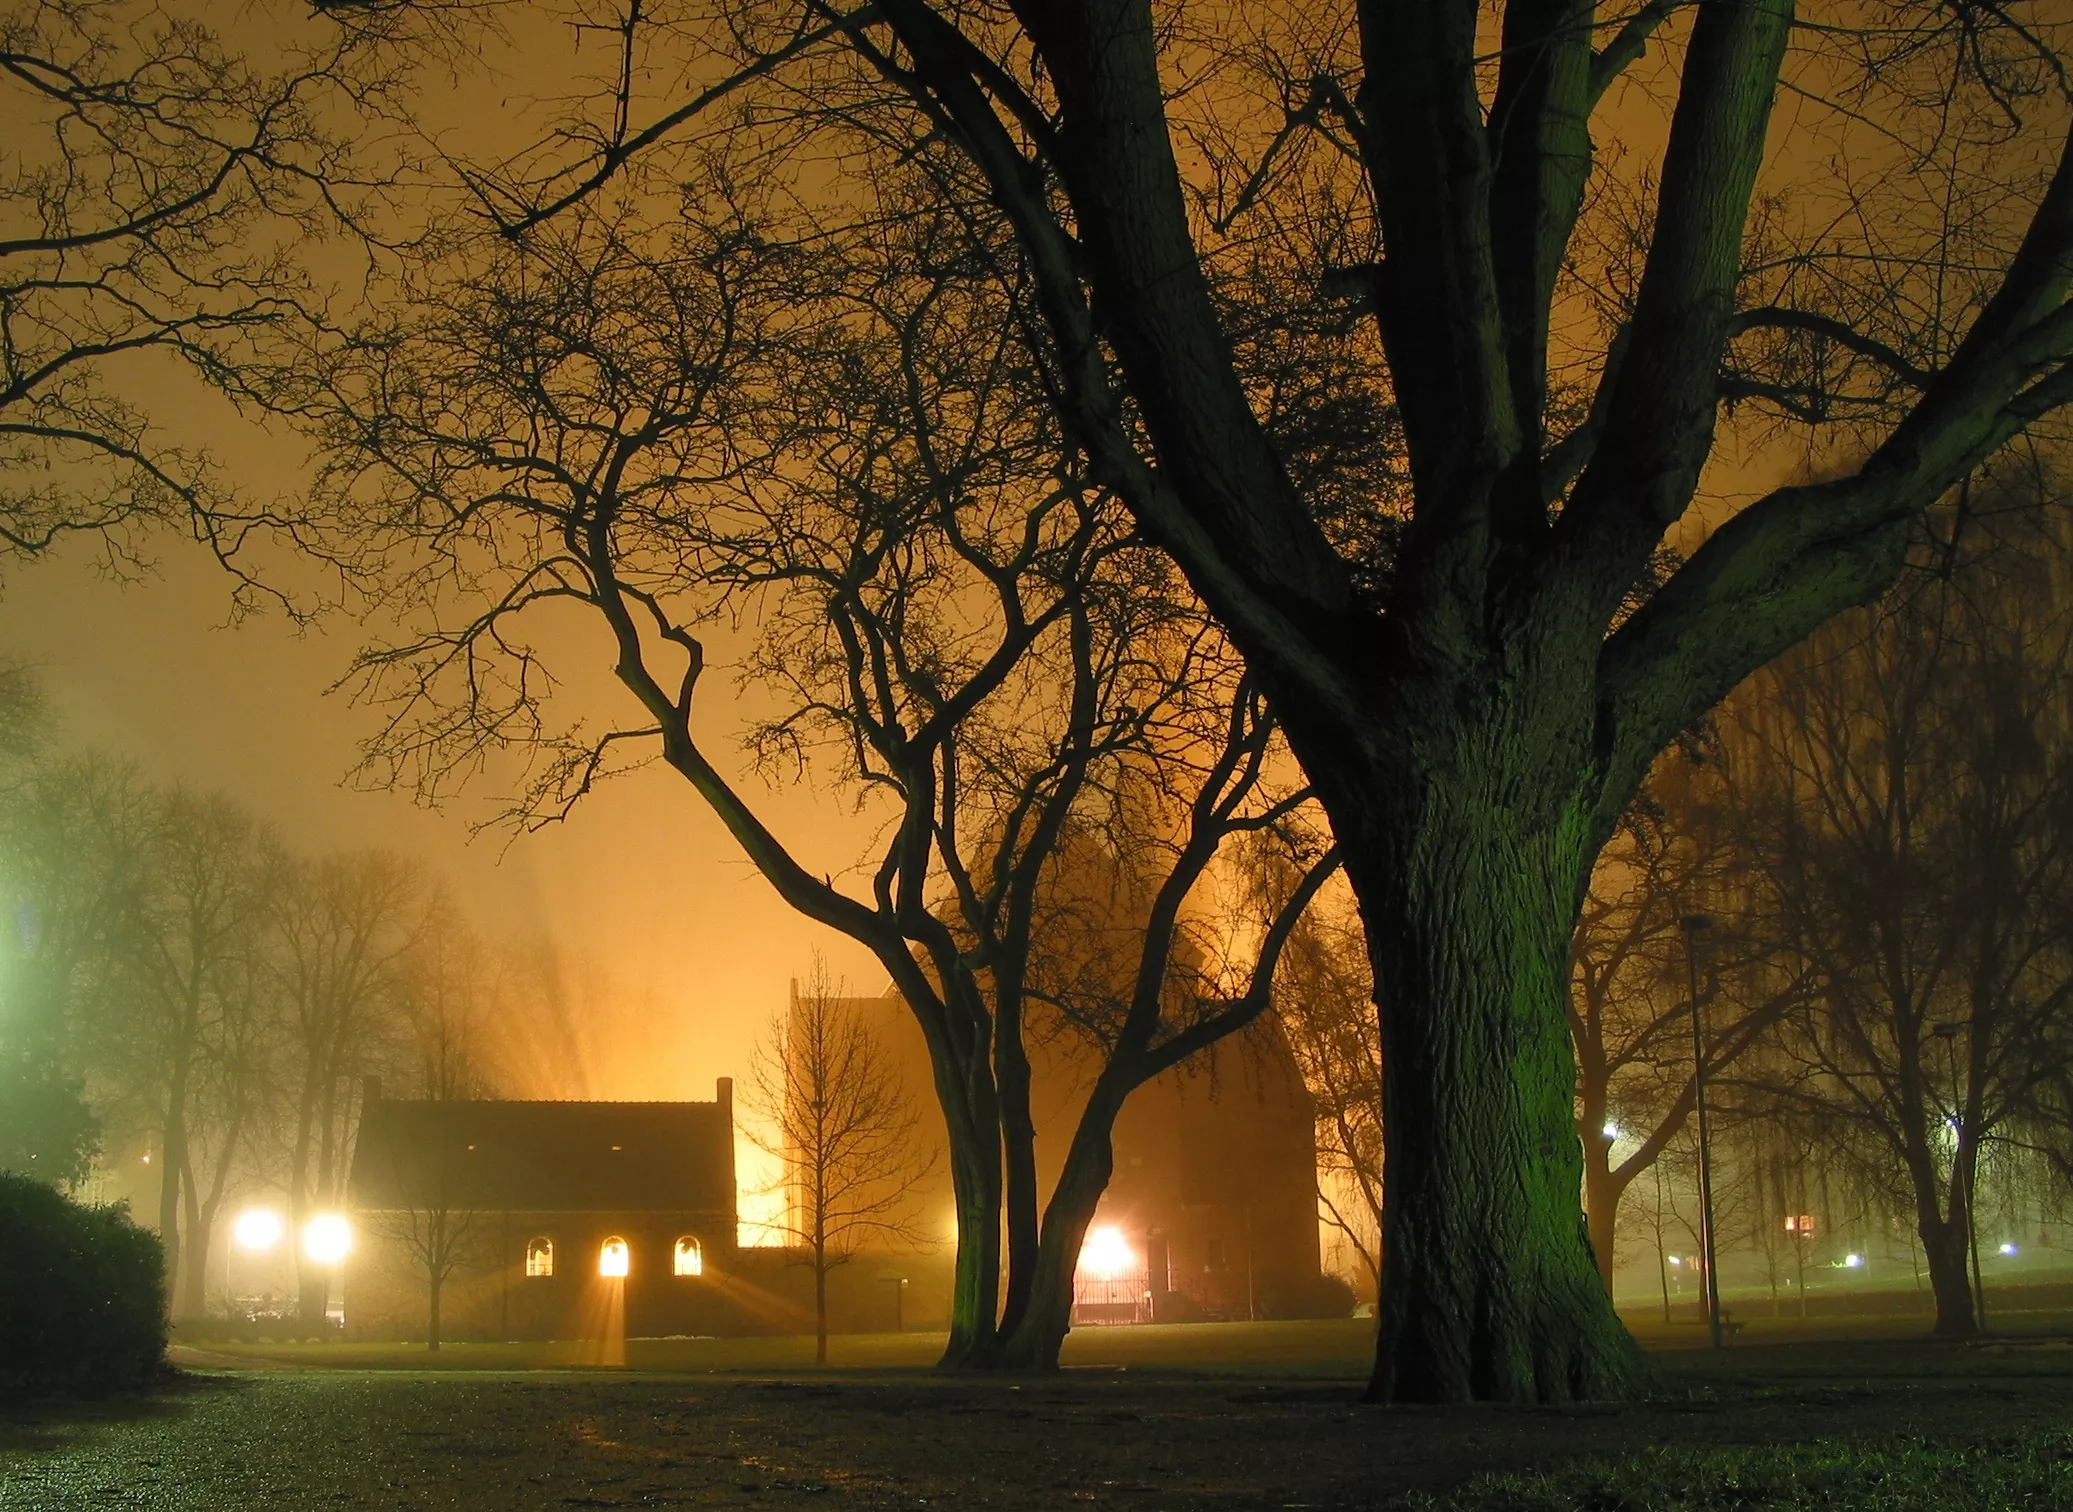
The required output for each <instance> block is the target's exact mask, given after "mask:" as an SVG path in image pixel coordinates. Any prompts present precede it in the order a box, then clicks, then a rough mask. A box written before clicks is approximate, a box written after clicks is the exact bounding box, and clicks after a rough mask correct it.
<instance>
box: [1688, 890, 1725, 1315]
mask: <svg viewBox="0 0 2073 1512" xmlns="http://www.w3.org/2000/svg"><path fill="white" fill-rule="evenodd" d="M1678 924H1679V926H1680V927H1681V928H1682V929H1683V930H1684V969H1685V977H1686V981H1687V983H1688V985H1689V990H1690V995H1691V1010H1692V1092H1693V1094H1694V1098H1695V1101H1696V1104H1697V1111H1698V1115H1699V1256H1700V1263H1701V1264H1702V1265H1703V1266H1704V1267H1705V1270H1706V1331H1707V1333H1708V1334H1709V1335H1710V1336H1711V1337H1712V1340H1713V1347H1714V1348H1715V1349H1718V1348H1720V1347H1721V1330H1720V1275H1719V1266H1718V1263H1717V1259H1718V1257H1717V1256H1716V1254H1715V1251H1714V1246H1713V1142H1712V1133H1713V1131H1712V1128H1711V1126H1710V1125H1709V1124H1708V1123H1707V1121H1706V1031H1705V1026H1704V1025H1703V1024H1702V1023H1701V1022H1700V1020H1699V935H1700V934H1701V933H1702V932H1703V931H1705V930H1707V929H1710V928H1712V926H1713V920H1712V919H1711V918H1710V917H1708V916H1707V915H1705V914H1702V913H1694V914H1686V915H1685V916H1684V917H1683V918H1682V919H1680V920H1678Z"/></svg>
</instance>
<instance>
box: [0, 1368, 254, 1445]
mask: <svg viewBox="0 0 2073 1512" xmlns="http://www.w3.org/2000/svg"><path fill="white" fill-rule="evenodd" d="M244 1385H245V1383H244V1382H243V1381H241V1380H239V1379H237V1378H236V1377H234V1376H218V1375H193V1374H190V1373H189V1372H187V1371H184V1370H176V1369H173V1368H172V1367H170V1366H168V1367H167V1369H166V1372H165V1374H164V1376H163V1377H161V1378H160V1380H159V1382H158V1384H157V1385H156V1386H154V1387H153V1388H151V1389H150V1390H149V1391H128V1392H118V1393H115V1394H112V1395H109V1396H101V1397H0V1454H42V1453H49V1452H51V1451H53V1450H57V1449H66V1448H70V1447H72V1446H73V1445H75V1444H78V1443H81V1442H83V1441H86V1440H89V1439H91V1438H92V1437H94V1435H95V1434H96V1432H97V1431H98V1430H100V1429H103V1428H108V1427H115V1426H119V1425H124V1424H129V1423H141V1422H151V1421H154V1420H160V1419H169V1418H178V1417H183V1416H185V1415H186V1414H187V1413H188V1412H189V1411H191V1410H192V1404H193V1402H194V1401H195V1400H196V1399H197V1398H200V1397H206V1396H212V1395H216V1394H219V1393H222V1392H230V1391H239V1390H242V1389H243V1388H244Z"/></svg>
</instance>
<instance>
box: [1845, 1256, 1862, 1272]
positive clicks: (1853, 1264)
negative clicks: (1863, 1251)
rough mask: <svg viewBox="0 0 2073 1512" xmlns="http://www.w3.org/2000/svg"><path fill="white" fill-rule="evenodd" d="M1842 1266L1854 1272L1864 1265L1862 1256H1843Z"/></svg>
mask: <svg viewBox="0 0 2073 1512" xmlns="http://www.w3.org/2000/svg"><path fill="white" fill-rule="evenodd" d="M1843 1264H1844V1265H1846V1266H1848V1267H1849V1268H1850V1269H1851V1270H1856V1269H1857V1268H1858V1267H1859V1266H1860V1265H1862V1264H1864V1256H1862V1255H1845V1256H1843Z"/></svg>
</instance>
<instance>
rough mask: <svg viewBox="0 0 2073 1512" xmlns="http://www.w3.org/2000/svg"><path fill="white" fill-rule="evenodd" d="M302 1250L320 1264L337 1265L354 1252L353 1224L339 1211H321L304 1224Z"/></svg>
mask: <svg viewBox="0 0 2073 1512" xmlns="http://www.w3.org/2000/svg"><path fill="white" fill-rule="evenodd" d="M302 1252H303V1253H304V1254H305V1255H307V1256H309V1257H310V1259H311V1260H313V1261H315V1262H316V1263H317V1264H318V1265H336V1264H338V1263H339V1262H340V1261H341V1260H343V1259H345V1257H346V1256H347V1255H350V1254H351V1253H352V1252H353V1226H352V1225H351V1224H350V1223H347V1222H346V1221H345V1219H344V1217H343V1216H341V1215H340V1214H338V1213H319V1214H317V1216H316V1217H314V1218H312V1219H310V1221H309V1222H308V1223H305V1224H304V1225H303V1226H302Z"/></svg>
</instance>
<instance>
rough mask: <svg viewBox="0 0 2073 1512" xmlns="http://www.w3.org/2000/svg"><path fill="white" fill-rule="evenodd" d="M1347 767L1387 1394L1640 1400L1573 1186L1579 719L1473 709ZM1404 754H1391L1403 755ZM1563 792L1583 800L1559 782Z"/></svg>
mask: <svg viewBox="0 0 2073 1512" xmlns="http://www.w3.org/2000/svg"><path fill="white" fill-rule="evenodd" d="M1458 707H1459V706H1458V705H1457V704H1455V703H1454V702H1453V701H1452V700H1442V701H1439V702H1438V703H1436V704H1435V705H1433V706H1432V707H1431V708H1430V710H1429V711H1428V713H1427V716H1426V720H1427V724H1428V728H1427V729H1425V730H1423V731H1421V734H1424V735H1426V736H1427V738H1426V739H1423V740H1419V741H1417V742H1415V743H1414V744H1413V745H1412V746H1411V750H1412V751H1413V752H1418V753H1425V752H1433V753H1440V754H1442V756H1443V758H1444V759H1442V760H1439V761H1432V760H1425V759H1419V757H1417V756H1413V758H1412V759H1410V760H1408V761H1405V762H1403V763H1401V764H1392V763H1385V762H1378V763H1375V767H1374V769H1372V770H1370V771H1368V772H1366V773H1360V772H1359V771H1358V769H1354V770H1350V771H1349V770H1346V769H1344V768H1343V767H1342V769H1341V773H1335V779H1334V781H1333V783H1332V784H1331V785H1332V786H1333V787H1334V788H1336V789H1337V796H1338V798H1339V800H1340V801H1339V803H1338V805H1337V806H1336V807H1335V808H1334V810H1333V814H1334V820H1335V823H1336V824H1337V825H1338V826H1339V833H1340V835H1341V837H1342V841H1343V839H1344V837H1345V835H1346V833H1347V829H1348V827H1349V826H1348V825H1347V823H1346V820H1347V818H1348V817H1351V818H1353V819H1354V820H1355V822H1356V823H1358V824H1359V825H1360V826H1361V828H1360V830H1359V843H1358V844H1357V845H1354V846H1349V847H1348V848H1347V857H1348V867H1349V872H1351V873H1352V876H1353V880H1354V884H1355V887H1356V891H1357V894H1358V896H1359V899H1360V904H1361V910H1362V915H1363V918H1364V921H1365V923H1366V927H1367V937H1368V949H1369V954H1370V958H1371V961H1372V964H1373V968H1374V975H1375V983H1376V997H1377V1001H1378V1003H1379V1005H1380V1011H1381V1015H1382V1033H1383V1042H1384V1044H1385V1045H1386V1046H1387V1054H1386V1057H1385V1059H1384V1062H1383V1118H1384V1128H1385V1131H1386V1143H1385V1166H1384V1176H1383V1244H1382V1256H1383V1258H1382V1303H1381V1309H1380V1336H1379V1342H1378V1347H1377V1365H1376V1371H1375V1375H1374V1379H1373V1382H1372V1387H1371V1390H1372V1394H1373V1395H1374V1397H1375V1398H1377V1399H1378V1400H1383V1401H1459V1400H1467V1399H1478V1400H1497V1401H1566V1400H1575V1399H1579V1398H1585V1397H1602V1396H1620V1395H1626V1394H1630V1393H1631V1392H1633V1391H1635V1390H1637V1389H1639V1388H1640V1387H1642V1386H1643V1385H1645V1384H1646V1383H1647V1381H1648V1380H1649V1379H1650V1371H1649V1369H1648V1366H1647V1364H1646V1362H1645V1360H1644V1359H1643V1357H1642V1355H1641V1352H1640V1350H1639V1348H1638V1347H1637V1346H1636V1345H1635V1344H1634V1342H1633V1340H1632V1339H1631V1338H1630V1337H1629V1336H1628V1334H1627V1332H1626V1330H1625V1328H1624V1327H1623V1326H1622V1325H1621V1323H1620V1321H1619V1319H1618V1317H1617V1316H1616V1315H1615V1314H1614V1313H1613V1310H1612V1305H1611V1301H1610V1299H1609V1297H1608V1296H1607V1293H1606V1289H1605V1285H1604V1280H1603V1277H1602V1275H1601V1273H1600V1270H1599V1264H1598V1259H1597V1257H1596V1255H1595V1254H1594V1251H1593V1247H1592V1244H1591V1240H1590V1237H1589V1234H1588V1232H1587V1228H1586V1224H1585V1221H1584V1218H1583V1215H1582V1214H1581V1212H1580V1211H1579V1209H1578V1204H1577V1193H1578V1190H1579V1187H1580V1185H1581V1184H1582V1180H1583V1174H1584V1173H1583V1152H1582V1149H1581V1146H1580V1144H1579V1142H1578V1139H1577V1129H1576V1113H1575V1092H1576V1074H1575V1066H1574V1061H1573V1059H1572V1055H1571V1048H1570V1042H1569V1028H1568V1012H1567V992H1568V973H1569V941H1570V934H1571V932H1572V929H1573V927H1574V923H1575V917H1576V911H1577V906H1578V900H1579V899H1580V897H1581V896H1582V889H1583V882H1584V879H1585V877H1586V876H1587V874H1588V869H1589V866H1590V863H1591V860H1592V859H1593V857H1594V856H1595V853H1596V845H1595V843H1594V838H1595V837H1594V836H1593V835H1592V833H1591V826H1590V823H1589V819H1588V808H1587V803H1588V800H1587V798H1586V797H1585V792H1586V790H1587V788H1588V784H1587V783H1586V782H1585V781H1583V780H1581V779H1582V778H1583V775H1584V774H1583V773H1582V772H1581V771H1580V770H1574V771H1572V774H1571V778H1570V781H1569V782H1568V783H1563V782H1561V779H1560V773H1559V770H1551V769H1550V768H1551V764H1553V763H1556V762H1558V761H1559V757H1558V755H1557V753H1558V752H1560V751H1561V750H1563V749H1565V748H1566V749H1569V750H1571V751H1576V750H1578V749H1579V746H1578V743H1577V742H1576V741H1575V740H1574V739H1564V738H1562V735H1563V733H1564V732H1562V731H1560V730H1559V729H1557V730H1548V729H1545V728H1542V727H1538V726H1536V725H1534V724H1532V723H1527V722H1518V723H1480V724H1479V723H1478V722H1475V721H1473V720H1463V719H1461V718H1460V717H1459V716H1458V715H1456V714H1455V713H1454V712H1453V710H1454V709H1456V708H1458ZM1392 768H1393V769H1392ZM1564 787H1567V788H1568V790H1569V792H1570V793H1571V794H1573V795H1574V796H1572V797H1571V798H1570V799H1569V801H1567V802H1564V801H1561V800H1560V799H1559V798H1551V797H1550V796H1549V795H1550V794H1551V793H1552V794H1559V793H1561V792H1562V790H1563V788H1564Z"/></svg>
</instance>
